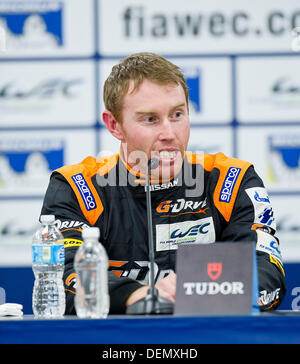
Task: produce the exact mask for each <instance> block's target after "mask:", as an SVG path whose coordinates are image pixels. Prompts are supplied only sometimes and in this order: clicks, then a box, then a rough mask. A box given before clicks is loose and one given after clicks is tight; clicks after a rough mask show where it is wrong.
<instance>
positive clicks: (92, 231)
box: [82, 227, 100, 239]
mask: <svg viewBox="0 0 300 364" xmlns="http://www.w3.org/2000/svg"><path fill="white" fill-rule="evenodd" d="M99 237H100V230H99V228H97V227H91V228H86V229H83V230H82V238H83V239H86V238H97V239H99Z"/></svg>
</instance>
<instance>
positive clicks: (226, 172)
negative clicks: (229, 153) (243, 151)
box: [213, 153, 251, 222]
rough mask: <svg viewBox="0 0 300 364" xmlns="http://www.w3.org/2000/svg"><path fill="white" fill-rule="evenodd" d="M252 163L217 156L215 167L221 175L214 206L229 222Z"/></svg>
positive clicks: (215, 193) (220, 154)
mask: <svg viewBox="0 0 300 364" xmlns="http://www.w3.org/2000/svg"><path fill="white" fill-rule="evenodd" d="M250 166H251V163H249V162H246V161H243V160H240V159H236V158H229V157H226V156H225V155H224V154H223V153H218V154H216V159H215V163H214V167H213V168H216V169H218V170H219V172H220V175H219V179H218V182H217V185H216V188H215V191H214V204H215V206H216V207H217V209H218V210H219V211H220V213H221V214H222V215H223V216H224V218H225V220H226V221H227V222H228V221H229V220H230V217H231V214H232V210H233V207H234V204H235V201H236V197H237V194H238V191H239V188H240V185H241V182H242V180H243V177H244V175H245V173H246V171H247V169H248V168H249V167H250Z"/></svg>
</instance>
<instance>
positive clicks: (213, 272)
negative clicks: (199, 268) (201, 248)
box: [207, 262, 223, 281]
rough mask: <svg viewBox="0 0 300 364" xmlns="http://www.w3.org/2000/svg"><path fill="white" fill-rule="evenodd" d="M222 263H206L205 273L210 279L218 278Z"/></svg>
mask: <svg viewBox="0 0 300 364" xmlns="http://www.w3.org/2000/svg"><path fill="white" fill-rule="evenodd" d="M222 269H223V264H222V263H220V262H218V263H207V274H208V276H209V277H210V278H211V279H212V280H214V281H215V280H216V279H218V278H219V277H220V276H221V274H222Z"/></svg>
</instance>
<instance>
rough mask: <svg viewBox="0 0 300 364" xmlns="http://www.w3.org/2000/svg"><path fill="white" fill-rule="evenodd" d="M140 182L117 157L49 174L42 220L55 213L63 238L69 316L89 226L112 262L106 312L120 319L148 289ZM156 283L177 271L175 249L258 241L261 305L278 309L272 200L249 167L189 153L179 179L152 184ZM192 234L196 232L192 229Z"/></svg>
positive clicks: (280, 285) (280, 279) (280, 287)
mask: <svg viewBox="0 0 300 364" xmlns="http://www.w3.org/2000/svg"><path fill="white" fill-rule="evenodd" d="M144 177H145V176H143V175H142V174H137V173H134V172H133V171H132V170H130V167H129V166H128V165H127V164H126V163H125V162H124V160H123V158H122V157H121V156H120V155H119V154H116V155H113V156H109V157H106V158H104V157H103V158H100V159H95V158H93V157H87V158H86V159H85V160H83V161H82V162H81V163H79V164H75V165H70V166H65V167H62V168H60V169H58V170H56V171H54V172H53V174H52V176H51V179H50V183H49V186H48V189H47V192H46V195H45V199H44V204H43V207H42V212H41V213H42V214H54V215H55V217H56V224H57V226H58V227H59V229H60V230H61V232H62V234H63V236H64V242H65V256H66V261H65V272H64V283H65V290H66V314H75V309H74V295H75V294H76V274H75V271H74V268H73V260H74V256H75V253H76V250H77V248H78V247H79V246H80V245H81V244H82V237H81V232H82V229H84V228H85V227H87V226H96V227H99V229H100V234H101V235H100V240H101V242H102V244H103V245H104V247H105V249H106V251H107V254H108V257H109V264H110V268H109V293H110V300H111V307H110V313H124V312H125V302H126V300H127V298H128V297H129V295H130V294H131V293H132V292H133V291H135V290H136V289H137V288H139V287H140V286H141V285H142V284H146V283H148V277H149V259H148V256H149V254H148V234H147V213H146V198H145V178H144ZM151 203H152V214H153V216H152V220H153V237H154V246H155V268H156V269H155V274H156V280H159V279H161V278H163V277H165V276H166V275H167V274H169V273H170V272H172V271H175V261H176V249H177V247H178V245H179V244H180V243H181V242H183V241H184V242H186V241H187V239H186V238H188V242H189V243H190V244H201V243H213V242H222V241H230V242H233V241H252V242H256V252H257V266H258V280H259V305H260V307H261V309H262V310H267V309H275V308H277V307H278V305H279V304H280V302H281V301H282V299H283V297H284V294H285V291H286V288H285V278H284V269H283V265H282V259H281V254H280V249H279V241H278V239H277V238H276V237H275V235H274V234H275V230H276V223H275V218H274V213H273V210H272V206H271V204H270V199H269V197H268V195H267V192H266V190H265V188H264V185H263V182H262V181H261V179H260V178H259V177H258V175H257V174H256V172H255V170H254V167H253V166H252V165H251V164H250V163H247V162H245V161H241V160H238V159H234V158H228V157H226V156H225V155H224V154H222V153H217V154H215V155H210V154H205V155H202V156H197V155H195V154H192V153H188V152H187V153H186V156H185V160H184V163H183V167H182V170H181V172H180V173H179V174H178V175H177V176H175V177H174V178H172V179H171V180H169V181H162V182H160V183H157V184H155V183H154V182H153V181H152V184H151ZM195 227H197V229H196V228H195ZM240 263H241V262H240Z"/></svg>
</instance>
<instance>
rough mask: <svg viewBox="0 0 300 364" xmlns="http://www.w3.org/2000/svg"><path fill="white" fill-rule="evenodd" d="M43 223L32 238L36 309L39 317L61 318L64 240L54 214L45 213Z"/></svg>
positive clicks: (35, 313)
mask: <svg viewBox="0 0 300 364" xmlns="http://www.w3.org/2000/svg"><path fill="white" fill-rule="evenodd" d="M40 221H41V227H40V228H39V229H38V230H37V231H36V232H35V234H34V235H33V239H32V269H33V272H34V276H35V281H34V287H33V295H32V309H33V313H34V316H35V317H37V318H57V317H62V316H63V315H64V313H65V303H66V297H65V290H64V285H63V280H62V277H63V272H64V263H65V250H64V240H63V236H62V234H61V233H60V231H59V230H58V229H57V228H56V226H55V225H54V221H55V217H54V215H42V216H41V219H40Z"/></svg>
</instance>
